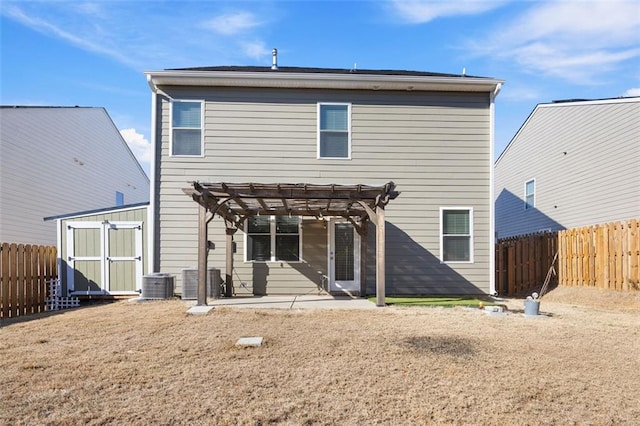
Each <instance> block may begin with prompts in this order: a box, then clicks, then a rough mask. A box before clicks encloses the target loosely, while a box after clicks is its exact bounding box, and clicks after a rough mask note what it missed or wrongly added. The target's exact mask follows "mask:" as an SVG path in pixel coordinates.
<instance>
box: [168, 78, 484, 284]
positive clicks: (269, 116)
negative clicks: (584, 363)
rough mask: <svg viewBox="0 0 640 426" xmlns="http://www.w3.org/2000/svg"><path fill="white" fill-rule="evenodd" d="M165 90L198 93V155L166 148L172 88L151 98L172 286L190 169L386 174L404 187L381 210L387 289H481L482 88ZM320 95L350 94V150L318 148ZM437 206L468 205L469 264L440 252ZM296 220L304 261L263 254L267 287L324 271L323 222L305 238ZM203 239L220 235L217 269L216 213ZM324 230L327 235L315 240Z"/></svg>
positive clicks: (189, 220) (365, 178)
mask: <svg viewBox="0 0 640 426" xmlns="http://www.w3.org/2000/svg"><path fill="white" fill-rule="evenodd" d="M163 90H164V91H165V92H166V93H167V94H169V95H170V96H172V97H173V98H175V99H189V98H194V99H205V100H206V103H205V117H206V118H205V157H204V158H175V157H174V158H170V157H169V156H168V154H169V133H168V132H169V127H168V121H167V120H168V100H167V99H163V98H162V97H160V100H161V101H160V102H159V108H161V114H162V117H163V120H162V122H163V123H165V124H164V125H163V126H161V128H160V129H159V139H160V141H161V143H160V145H159V147H158V149H160V150H161V154H162V162H161V164H160V168H159V169H158V170H157V178H158V179H159V195H160V196H159V202H158V206H157V209H158V210H157V212H158V214H159V216H158V217H159V220H160V224H159V227H160V237H159V249H160V250H159V265H158V266H159V270H161V271H162V272H169V273H172V274H175V275H176V277H178V286H180V285H181V283H180V282H179V281H180V280H179V276H180V273H179V271H180V270H181V269H182V268H187V267H195V266H196V264H197V224H198V222H197V212H198V208H197V204H196V203H195V202H193V201H192V200H191V199H190V198H189V197H187V196H186V195H184V193H183V192H182V188H185V187H187V186H188V183H189V182H190V181H194V180H202V181H229V182H249V181H253V182H265V183H273V182H290V183H302V182H306V183H341V184H358V183H365V184H383V183H386V182H388V181H394V182H395V183H396V185H397V189H398V190H399V191H400V192H401V195H400V196H399V197H398V198H397V199H396V200H393V201H392V202H391V203H390V204H389V205H388V207H387V211H386V215H387V216H386V219H387V293H388V294H393V293H418V294H420V293H422V294H426V293H449V294H459V293H478V292H488V291H489V274H490V271H489V269H490V268H489V247H490V242H489V208H490V201H491V200H490V197H489V185H490V183H489V180H490V167H491V153H490V143H489V134H490V129H489V95H488V94H482V93H476V94H469V93H467V94H465V93H419V92H406V93H391V92H367V91H335V92H325V91H312V90H307V91H304V92H299V91H295V90H282V91H276V90H271V89H251V90H248V89H229V88H220V89H209V90H204V89H198V90H195V89H192V90H189V89H177V88H171V87H166V88H163ZM318 102H345V103H350V104H351V105H352V117H351V120H352V121H351V123H352V128H351V129H352V135H351V136H352V159H351V160H326V159H316V155H317V103H318ZM442 206H449V207H451V206H462V207H472V208H473V209H474V222H475V223H474V233H475V235H474V260H475V262H474V263H473V264H451V265H442V264H440V261H439V250H440V247H439V209H440V207H442ZM311 222H314V221H311ZM319 226H321V224H319V223H317V224H314V225H312V227H313V229H314V230H315V231H318V227H319ZM304 228H305V229H303V241H304V247H303V256H304V258H305V259H304V260H305V263H303V264H296V263H291V264H287V263H283V262H274V263H268V264H265V265H266V267H265V266H259V268H262V269H263V272H266V273H268V275H267V278H268V284H267V291H268V293H269V294H274V293H291V292H293V293H295V292H305V291H313V290H314V289H316V288H317V285H319V282H318V281H315V280H316V278H317V277H316V276H317V275H322V274H326V268H327V264H326V262H327V260H326V256H327V255H326V250H327V248H326V244H327V242H326V238H327V237H326V230H324V229H323V230H322V232H321V235H317V234H315V235H314V236H313V238H311V237H310V236H308V235H307V229H306V228H307V221H305V226H304ZM370 238H371V236H370ZM209 239H210V240H212V241H214V242H215V244H216V249H215V250H213V251H211V252H210V257H209V265H210V266H213V267H219V268H221V269H223V270H224V262H225V260H224V255H225V253H224V246H225V245H224V229H223V226H222V224H221V220H220V219H219V218H216V219H214V220H213V221H212V223H211V225H210V238H209ZM322 239H324V240H325V241H324V242H322V243H321V240H322ZM235 241H236V243H237V253H236V256H235V265H236V267H237V273H238V275H239V277H240V279H241V280H242V281H244V282H247V284H248V286H249V287H251V286H252V285H253V284H252V280H253V278H254V274H256V272H255V270H254V268H255V265H257V264H255V265H254V264H252V263H245V262H243V242H244V238H243V234H242V232H241V231H239V232H238V233H237V234H236V237H235ZM310 241H312V242H313V243H310ZM308 244H310V245H311V247H307V245H308ZM371 245H373V246H375V243H373V242H371V243H370V246H371ZM372 253H373V252H372V251H371V247H370V250H369V255H370V256H371V259H370V261H369V264H370V265H369V267H370V268H371V266H372V265H373V264H374V260H373V257H372V256H373V254H372ZM303 265H306V266H305V267H302V266H303ZM305 268H308V269H305ZM264 269H267V270H266V271H265V270H264ZM310 271H319V272H320V273H317V272H310ZM223 273H224V272H223ZM234 280H235V281H236V291H237V292H238V293H240V292H241V291H244V289H241V288H240V285H239V284H238V282H237V281H238V277H237V276H235V275H234ZM374 282H375V273H374V272H371V271H370V272H369V273H368V285H369V286H370V287H371V286H372V285H373V283H374ZM371 288H372V287H371ZM250 290H251V289H249V291H250Z"/></svg>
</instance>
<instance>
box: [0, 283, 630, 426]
mask: <svg viewBox="0 0 640 426" xmlns="http://www.w3.org/2000/svg"><path fill="white" fill-rule="evenodd" d="M507 305H508V306H509V307H510V308H511V311H510V313H509V314H508V315H507V316H505V317H502V318H496V317H491V316H488V315H486V314H484V313H483V312H481V311H480V310H471V309H465V308H415V307H414V308H393V307H389V308H383V309H377V310H373V311H355V310H354V311H343V310H335V311H331V310H304V311H284V310H282V311H281V310H253V309H237V310H234V309H230V308H219V309H216V310H214V311H212V312H211V313H210V314H209V315H206V316H187V315H186V305H185V304H184V303H183V302H181V301H159V302H148V303H129V302H117V303H112V304H104V305H95V306H90V307H85V308H80V309H76V310H69V311H65V312H64V313H59V314H45V315H40V316H35V317H30V318H29V319H28V320H22V321H5V323H4V324H3V325H2V327H0V424H11V425H17V424H30V425H31V424H33V425H35V424H37V425H40V424H222V425H224V424H251V425H258V424H269V423H274V424H393V425H396V424H401V425H404V424H429V423H438V424H483V425H484V424H500V425H504V424H510V425H517V424H529V425H538V424H558V425H567V424H594V425H609V424H638V423H637V422H638V419H640V295H639V294H638V293H632V294H622V293H609V292H601V291H596V290H589V289H580V290H576V289H563V288H561V289H556V290H554V291H553V292H551V293H550V294H549V295H547V296H545V298H544V299H543V300H542V303H541V308H540V310H541V312H542V313H545V314H548V315H549V317H548V318H544V319H541V318H525V317H523V316H522V314H521V312H522V307H523V303H522V300H508V301H507ZM518 311H520V312H518ZM246 336H262V337H264V339H265V343H264V345H263V346H261V347H259V348H238V347H236V346H235V342H236V340H237V339H238V338H239V337H246Z"/></svg>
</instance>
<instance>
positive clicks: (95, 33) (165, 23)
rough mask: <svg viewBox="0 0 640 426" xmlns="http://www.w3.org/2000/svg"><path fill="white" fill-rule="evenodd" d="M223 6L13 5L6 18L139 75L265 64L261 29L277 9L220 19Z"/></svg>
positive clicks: (258, 7) (258, 9)
mask: <svg viewBox="0 0 640 426" xmlns="http://www.w3.org/2000/svg"><path fill="white" fill-rule="evenodd" d="M0 1H1V0H0ZM220 7H221V6H220V4H219V3H218V2H195V1H194V2H191V1H185V2H182V3H181V7H180V8H175V4H174V3H171V2H168V3H161V2H111V3H108V4H106V5H105V3H104V2H69V1H59V2H9V3H7V5H3V7H1V8H0V13H1V14H2V15H3V18H7V19H11V20H13V21H15V22H18V23H20V24H21V25H24V26H26V27H29V28H31V29H32V30H34V31H38V32H40V33H42V34H45V35H47V36H49V37H52V38H57V39H60V40H63V41H65V42H67V43H68V44H71V45H74V46H76V47H78V48H80V49H83V50H86V51H88V52H91V53H95V54H97V55H102V56H105V57H110V58H111V59H114V60H115V61H117V62H119V63H121V64H123V65H125V66H128V67H130V68H133V69H135V70H136V71H141V70H150V69H163V68H174V67H189V66H203V65H218V64H224V63H237V62H239V63H244V62H247V58H249V59H250V60H258V61H259V60H263V59H264V54H260V53H259V52H260V48H259V46H260V45H259V43H261V41H260V40H261V37H262V35H261V34H260V32H259V31H258V30H261V29H262V28H263V27H264V26H265V25H266V24H267V23H269V22H270V21H271V18H270V17H271V16H273V8H270V7H267V6H262V5H260V4H255V7H254V8H253V9H252V10H251V11H238V12H234V13H229V14H220V11H219V9H220ZM135 16H144V19H143V20H139V19H133V18H132V17H135ZM194 16H196V17H197V18H196V19H200V22H203V21H206V17H211V16H213V17H214V18H213V19H211V20H208V21H206V22H204V23H200V24H198V23H197V22H196V23H195V24H194ZM256 40H257V41H256ZM265 52H267V54H268V50H267V49H265ZM203 60H204V61H206V62H205V63H203ZM210 61H212V63H210Z"/></svg>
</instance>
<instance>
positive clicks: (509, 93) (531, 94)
mask: <svg viewBox="0 0 640 426" xmlns="http://www.w3.org/2000/svg"><path fill="white" fill-rule="evenodd" d="M540 98H541V95H540V93H539V92H538V91H537V90H535V89H532V88H531V87H525V86H509V85H508V84H507V85H505V86H504V87H503V89H502V91H501V92H500V99H506V100H516V101H530V100H536V99H540Z"/></svg>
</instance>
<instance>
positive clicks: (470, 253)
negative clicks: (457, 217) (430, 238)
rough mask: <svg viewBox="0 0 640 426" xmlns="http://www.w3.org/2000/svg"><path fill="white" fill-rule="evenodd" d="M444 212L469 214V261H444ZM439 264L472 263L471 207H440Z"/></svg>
mask: <svg viewBox="0 0 640 426" xmlns="http://www.w3.org/2000/svg"><path fill="white" fill-rule="evenodd" d="M445 210H466V211H468V212H469V260H447V261H445V260H444V233H443V232H444V220H443V212H444V211H445ZM439 220H440V263H446V264H450V263H474V260H473V257H474V256H473V254H474V250H473V247H474V241H473V240H474V239H473V207H460V206H455V207H440V219H439Z"/></svg>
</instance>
